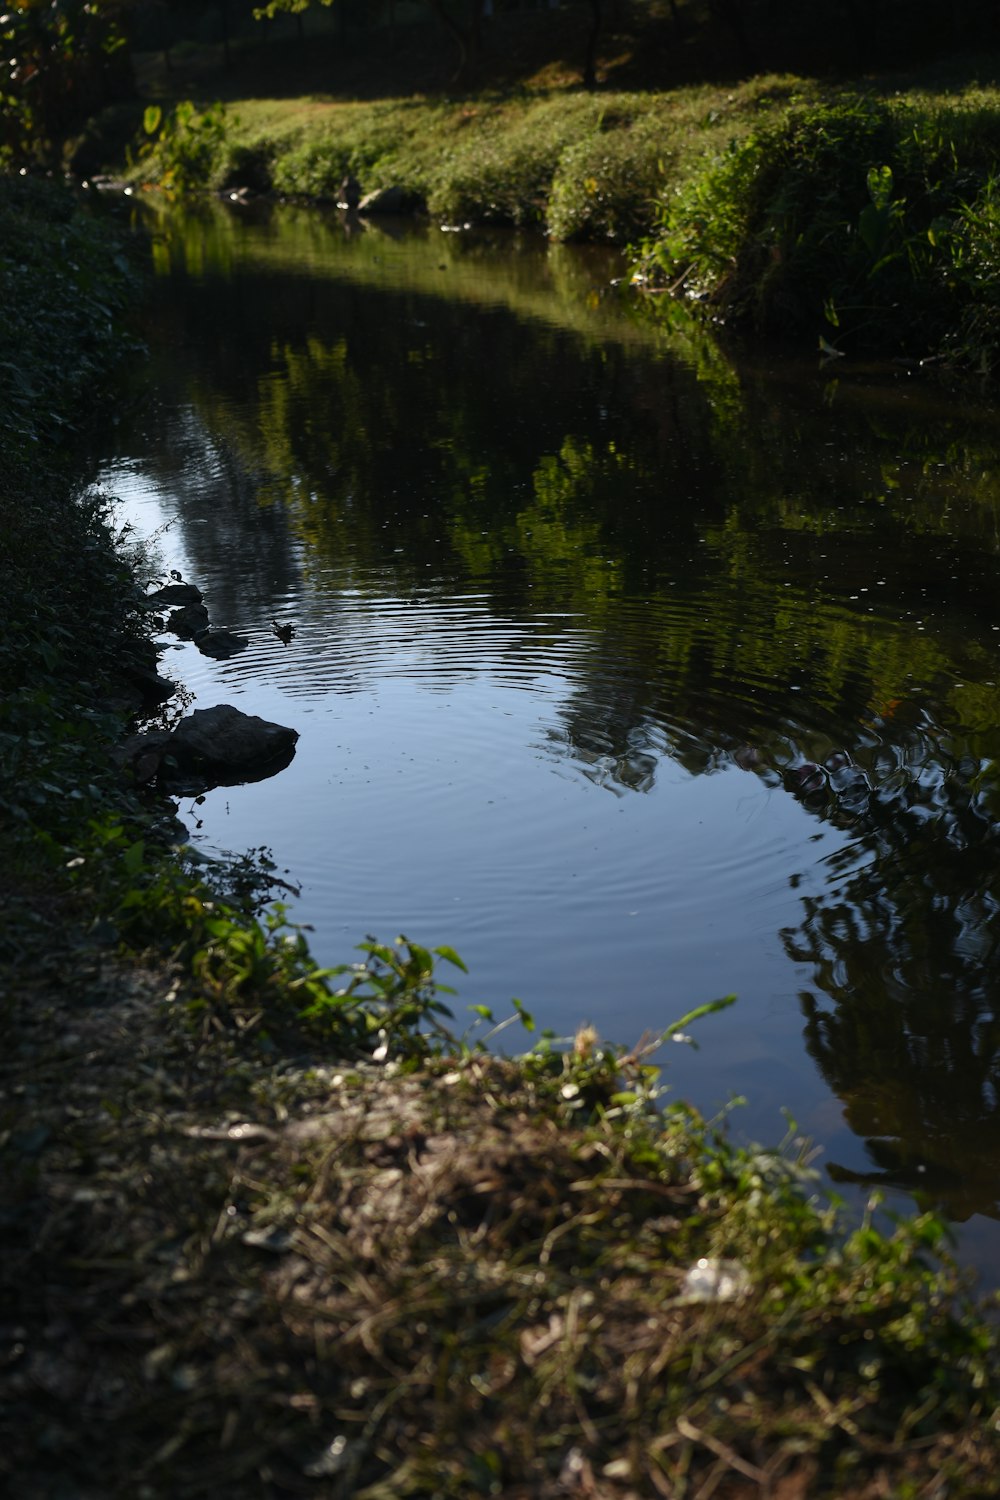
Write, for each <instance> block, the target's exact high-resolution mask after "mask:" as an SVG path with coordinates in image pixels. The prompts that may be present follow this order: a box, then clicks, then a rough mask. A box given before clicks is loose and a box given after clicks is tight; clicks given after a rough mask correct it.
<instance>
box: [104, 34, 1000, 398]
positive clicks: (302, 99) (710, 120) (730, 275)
mask: <svg viewBox="0 0 1000 1500" xmlns="http://www.w3.org/2000/svg"><path fill="white" fill-rule="evenodd" d="M665 34H666V33H664V32H663V30H662V28H661V29H660V30H659V31H656V32H654V33H651V34H648V35H647V34H639V35H623V36H614V35H610V36H609V37H608V38H607V39H606V54H605V57H604V60H603V61H604V82H603V84H602V86H601V87H600V88H599V89H598V90H596V91H595V92H593V93H588V92H586V91H583V90H581V89H580V88H579V84H578V78H579V73H578V69H577V70H574V67H573V64H572V60H571V54H572V46H573V45H575V44H576V41H578V39H577V38H575V37H566V38H564V39H563V41H564V43H565V46H564V49H563V50H562V51H560V50H559V48H558V47H557V46H556V40H554V39H553V38H552V37H551V36H547V37H546V38H545V42H546V45H547V47H548V48H549V51H545V50H544V48H543V46H542V39H541V38H540V37H536V39H535V40H536V44H537V49H536V50H535V51H532V50H531V48H530V47H529V48H527V49H526V51H525V53H524V55H523V56H517V55H515V56H514V57H513V58H511V59H509V58H508V54H507V53H505V52H502V51H501V50H500V49H499V48H498V49H496V50H495V52H494V54H490V55H488V56H487V58H486V59H485V60H484V62H483V64H482V66H481V68H480V76H479V79H478V84H479V87H478V88H476V89H475V90H472V89H464V90H460V89H458V88H457V86H449V85H448V84H447V82H446V79H445V76H444V69H443V66H442V62H443V59H442V57H441V55H440V54H439V53H433V52H431V53H430V54H428V55H427V56H423V55H417V56H415V57H410V56H409V55H407V56H406V57H405V58H402V57H399V56H397V57H396V58H395V59H385V58H368V59H366V58H364V57H360V58H355V59H353V61H350V62H345V61H344V59H343V58H342V57H339V56H338V55H337V53H336V51H334V52H332V53H324V51H323V48H322V46H319V47H318V48H317V51H316V56H314V57H310V61H309V73H308V80H307V83H306V84H303V74H302V68H303V52H302V50H301V49H296V47H295V46H294V45H293V44H292V43H286V44H284V46H283V48H282V47H279V48H278V49H277V50H276V51H275V52H274V54H273V57H272V58H270V59H269V65H268V68H267V70H266V71H265V72H262V71H261V69H260V56H259V53H257V52H256V51H253V50H250V51H247V52H246V53H244V54H240V55H239V56H238V57H237V60H236V63H235V65H234V66H233V67H232V68H231V69H220V68H219V67H218V66H217V65H216V64H217V61H218V60H217V58H216V59H214V61H213V60H212V57H211V54H210V52H209V51H207V50H206V49H202V50H201V51H197V50H195V51H192V52H191V53H190V54H189V55H188V56H187V60H186V64H185V63H180V64H178V66H177V67H176V68H175V70H174V71H173V72H172V73H170V74H166V73H165V72H164V71H163V69H162V67H161V66H159V65H158V62H157V59H153V58H150V59H146V61H145V64H144V66H143V68H142V69H140V73H141V77H142V83H143V88H144V91H145V97H146V98H148V99H151V100H158V101H159V102H160V104H161V105H162V107H163V108H164V111H165V118H166V119H168V120H169V111H170V107H171V105H172V103H174V102H176V100H177V99H179V98H183V97H184V95H185V93H188V94H190V95H191V97H193V98H194V99H196V100H198V101H201V104H202V105H206V106H207V105H210V104H211V101H213V100H216V99H218V100H221V101H222V103H223V108H224V114H220V115H218V116H216V115H213V114H211V113H210V114H209V115H208V116H202V115H198V114H196V115H195V116H193V117H192V118H191V119H189V120H188V122H187V123H186V124H181V125H178V126H176V127H175V126H169V125H168V126H167V127H166V128H165V130H164V132H163V135H162V137H161V139H160V141H159V143H158V145H157V146H156V148H155V149H153V150H152V151H145V149H144V148H141V149H143V155H142V157H141V159H140V160H139V162H138V164H137V165H136V166H134V167H133V169H132V170H131V171H130V174H129V175H130V176H131V178H132V180H133V181H135V182H137V183H141V182H153V183H164V184H166V185H171V184H173V185H174V186H181V187H185V186H192V185H198V184H202V185H210V186H212V187H215V188H227V189H233V188H236V187H249V188H251V189H253V190H258V191H260V190H267V191H274V192H276V193H278V194H282V195H286V196H293V197H302V198H307V199H321V200H335V199H336V198H337V197H338V192H339V185H340V183H341V181H342V179H343V177H344V176H345V174H346V173H347V172H351V173H353V174H354V175H355V176H356V177H357V178H358V179H359V181H360V183H361V185H362V189H363V190H365V191H367V190H371V189H375V188H379V187H385V186H389V185H401V186H404V187H406V188H407V189H408V190H410V191H411V192H413V193H414V194H415V195H416V196H417V197H418V198H419V199H420V200H422V202H423V203H424V205H425V206H426V209H427V211H428V213H429V214H430V215H431V217H432V218H433V219H435V220H438V221H445V222H450V223H462V222H466V221H475V222H499V223H510V224H517V225H529V226H536V227H539V228H542V229H544V230H545V231H546V232H547V233H548V234H549V235H551V236H553V237H554V238H556V239H561V240H567V239H581V238H588V239H604V240H609V241H612V242H614V243H616V244H620V245H629V246H630V247H631V253H632V259H633V264H634V265H635V266H636V269H637V281H638V284H640V285H642V286H645V287H647V288H649V289H650V290H654V291H658V290H662V289H663V288H664V287H667V286H669V287H673V288H674V289H675V290H676V291H678V292H683V293H684V294H687V295H691V294H694V296H695V297H696V299H697V300H698V301H699V302H702V303H707V304H708V305H709V307H710V309H711V313H712V316H713V317H716V318H718V317H720V316H721V317H724V318H725V319H726V320H727V321H728V322H730V323H731V324H733V325H734V326H743V327H748V328H753V329H754V330H755V331H757V332H761V331H763V332H769V333H770V332H779V333H781V334H783V335H788V334H791V335H793V336H794V337H796V338H798V339H804V340H806V341H808V342H809V343H810V344H812V345H815V343H816V340H817V338H818V337H820V336H822V337H823V338H825V339H826V340H827V342H829V343H832V344H833V345H835V346H837V347H839V348H841V349H842V350H843V351H844V352H852V353H853V352H858V353H865V354H868V353H875V354H879V355H900V354H903V355H907V356H909V357H913V358H918V357H926V356H933V357H934V358H945V359H947V360H948V361H949V362H950V363H951V364H953V365H961V366H964V367H966V368H968V367H973V368H976V369H979V370H981V371H983V372H985V373H991V372H992V371H993V370H994V369H995V368H996V367H997V365H998V364H1000V301H998V298H1000V294H998V293H997V291H996V287H997V284H998V281H1000V278H998V274H997V272H998V264H1000V227H998V226H1000V190H998V189H997V188H996V187H995V186H994V181H993V175H994V168H995V162H996V160H997V150H998V148H1000V88H998V87H997V86H996V84H995V83H994V82H992V81H991V79H993V78H995V76H996V59H991V58H983V57H977V58H964V59H963V58H955V59H951V60H944V61H939V62H936V63H935V64H933V65H932V66H924V67H922V68H917V69H914V70H911V71H910V72H909V73H907V74H905V75H903V74H894V75H886V76H883V77H866V78H864V79H855V80H853V81H851V80H846V81H845V80H843V79H840V80H831V79H825V80H822V81H821V80H819V79H817V78H815V77H796V76H791V75H789V76H779V75H767V76H760V77H755V78H750V79H742V80H740V79H739V78H738V77H735V76H733V59H732V58H731V57H730V58H728V59H727V56H726V52H725V47H724V45H723V42H724V39H723V38H719V39H718V40H719V43H720V51H719V55H718V56H716V57H714V58H711V59H709V58H707V57H706V56H702V55H701V54H698V56H697V57H695V56H690V57H689V56H688V55H687V54H686V53H685V52H684V49H683V48H678V47H674V48H673V50H671V48H670V47H669V46H666V47H665V44H664V41H663V38H664V35H665ZM554 47H555V51H554V52H553V51H552V50H551V49H552V48H554ZM553 56H555V57H556V59H557V60H556V61H552V60H551V59H552V57H553ZM543 57H545V58H548V59H549V60H548V61H547V62H546V63H545V64H544V65H543V64H542V58H543ZM324 58H325V61H324ZM699 59H700V65H701V66H705V65H706V64H708V63H709V62H710V64H711V67H712V70H713V71H712V76H713V77H714V78H715V79H716V80H721V81H715V82H712V83H698V82H692V81H690V78H691V75H692V74H693V73H695V72H696V69H697V66H698V65H699ZM501 62H503V63H505V64H506V66H505V67H504V68H503V69H501V68H500V67H499V64H500V63H501ZM185 68H186V71H185ZM727 73H728V75H729V76H727ZM323 81H326V82H327V89H326V91H323V90H322V89H321V88H316V89H313V90H312V91H307V90H308V88H309V86H310V85H314V84H317V83H322V82H323ZM380 85H381V89H380ZM151 145H152V142H151V141H147V142H146V143H145V146H151ZM873 169H875V170H876V171H878V172H880V173H882V175H881V177H879V178H878V179H872V178H871V177H870V173H871V172H872V170H873ZM884 169H888V172H889V176H888V177H886V176H885V171H884Z"/></svg>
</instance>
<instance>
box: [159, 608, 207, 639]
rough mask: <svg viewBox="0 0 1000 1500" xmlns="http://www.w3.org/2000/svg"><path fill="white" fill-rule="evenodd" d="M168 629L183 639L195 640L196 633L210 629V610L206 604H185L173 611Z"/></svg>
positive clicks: (168, 621)
mask: <svg viewBox="0 0 1000 1500" xmlns="http://www.w3.org/2000/svg"><path fill="white" fill-rule="evenodd" d="M167 629H168V630H169V631H171V632H172V633H173V634H174V635H179V636H180V638H181V640H182V641H190V640H193V639H194V637H195V636H196V635H200V634H201V632H202V631H203V630H207V629H208V610H207V609H206V608H205V606H204V604H185V605H184V606H183V608H182V609H175V610H173V611H172V612H171V614H170V617H169V619H168V620H167Z"/></svg>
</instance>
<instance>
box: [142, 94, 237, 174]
mask: <svg viewBox="0 0 1000 1500" xmlns="http://www.w3.org/2000/svg"><path fill="white" fill-rule="evenodd" d="M227 128H228V122H227V118H226V107H225V105H224V104H213V105H210V106H209V107H208V108H206V109H198V108H197V107H196V106H195V105H194V104H192V103H191V101H190V100H189V99H185V100H183V101H182V102H181V103H179V104H177V105H175V107H174V108H173V109H172V110H171V112H170V113H169V114H168V115H166V116H165V115H164V114H163V112H162V110H161V109H160V107H159V105H151V106H150V107H149V108H148V109H147V110H146V112H145V115H144V117H143V130H144V132H145V135H146V137H147V139H145V140H143V141H142V142H141V143H140V144H139V147H138V153H137V154H138V158H139V160H140V162H141V163H143V164H146V163H147V162H152V163H155V168H156V181H157V182H158V184H159V186H160V187H162V188H166V189H168V190H174V191H177V192H180V193H188V192H192V191H196V190H197V189H199V188H205V187H208V186H210V185H211V184H212V181H213V177H214V176H217V175H218V169H219V164H220V162H221V160H222V159H223V148H224V145H225V142H226V137H227Z"/></svg>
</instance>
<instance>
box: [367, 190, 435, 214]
mask: <svg viewBox="0 0 1000 1500" xmlns="http://www.w3.org/2000/svg"><path fill="white" fill-rule="evenodd" d="M423 206H424V204H423V199H422V198H421V197H420V195H419V193H414V192H413V191H411V189H409V188H404V187H384V188H376V190H375V191H374V192H373V193H366V194H365V196H364V197H363V198H362V200H361V202H360V203H359V204H358V213H359V214H415V213H419V211H420V210H421V209H422V208H423Z"/></svg>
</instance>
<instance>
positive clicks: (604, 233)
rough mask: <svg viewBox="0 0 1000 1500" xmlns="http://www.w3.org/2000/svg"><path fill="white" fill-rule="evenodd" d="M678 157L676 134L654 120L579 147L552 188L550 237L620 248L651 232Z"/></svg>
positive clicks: (599, 134)
mask: <svg viewBox="0 0 1000 1500" xmlns="http://www.w3.org/2000/svg"><path fill="white" fill-rule="evenodd" d="M674 156H675V146H674V141H673V132H672V130H670V129H669V128H668V126H667V125H666V124H665V123H662V122H660V121H657V120H655V119H649V118H647V119H644V120H640V121H637V122H636V123H634V124H629V123H626V124H622V125H619V126H618V127H616V128H613V129H610V130H606V131H605V130H599V131H596V132H595V133H594V134H592V135H590V136H588V137H587V138H586V139H584V140H581V141H577V142H574V143H573V145H571V146H568V147H567V148H566V150H565V151H563V153H562V156H561V157H560V160H559V165H558V169H557V171H556V174H555V181H554V182H553V184H552V194H551V197H550V199H549V205H548V214H547V222H548V229H549V233H550V234H552V235H553V236H554V237H555V238H556V239H560V240H573V239H608V240H614V241H617V242H618V243H624V242H627V241H630V240H635V239H636V238H637V237H638V236H640V235H642V234H645V233H648V231H649V229H650V227H651V225H652V222H653V219H654V217H655V214H656V212H657V202H658V199H659V198H660V196H661V195H662V192H663V188H664V183H665V181H666V175H667V172H668V170H669V167H670V165H671V163H672V160H673V158H674Z"/></svg>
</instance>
